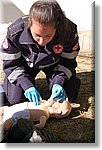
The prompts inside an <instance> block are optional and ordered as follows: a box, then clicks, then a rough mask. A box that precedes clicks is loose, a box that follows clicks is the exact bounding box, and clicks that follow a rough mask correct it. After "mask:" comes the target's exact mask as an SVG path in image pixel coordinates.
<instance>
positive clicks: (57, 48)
mask: <svg viewBox="0 0 102 150" xmlns="http://www.w3.org/2000/svg"><path fill="white" fill-rule="evenodd" d="M53 51H54V53H56V54H60V53H62V51H63V46H62V45H61V44H58V45H55V46H53Z"/></svg>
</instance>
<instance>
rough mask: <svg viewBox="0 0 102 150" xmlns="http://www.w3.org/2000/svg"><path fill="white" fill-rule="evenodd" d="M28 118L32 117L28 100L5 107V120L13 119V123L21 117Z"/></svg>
mask: <svg viewBox="0 0 102 150" xmlns="http://www.w3.org/2000/svg"><path fill="white" fill-rule="evenodd" d="M21 118H22V119H28V120H29V118H30V113H29V109H28V102H24V103H20V104H15V105H13V106H10V107H8V106H6V107H4V116H3V122H5V121H6V120H8V119H11V120H12V123H13V125H14V124H16V123H17V121H18V120H19V119H21Z"/></svg>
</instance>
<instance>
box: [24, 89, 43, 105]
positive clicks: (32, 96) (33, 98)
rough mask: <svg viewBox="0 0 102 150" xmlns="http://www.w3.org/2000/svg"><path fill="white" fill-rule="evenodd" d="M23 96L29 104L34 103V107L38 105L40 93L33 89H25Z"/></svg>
mask: <svg viewBox="0 0 102 150" xmlns="http://www.w3.org/2000/svg"><path fill="white" fill-rule="evenodd" d="M24 95H25V97H26V98H28V99H29V101H30V102H34V104H35V105H38V104H39V101H41V100H42V98H41V96H40V93H39V92H38V91H37V90H36V89H35V88H34V87H31V88H29V89H27V90H26V91H25V93H24Z"/></svg>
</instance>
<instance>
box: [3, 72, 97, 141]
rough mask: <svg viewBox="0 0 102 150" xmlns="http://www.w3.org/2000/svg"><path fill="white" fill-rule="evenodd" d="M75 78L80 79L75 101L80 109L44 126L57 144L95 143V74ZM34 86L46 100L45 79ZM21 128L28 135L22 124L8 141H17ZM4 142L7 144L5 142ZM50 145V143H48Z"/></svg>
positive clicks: (47, 92) (47, 95) (26, 127)
mask: <svg viewBox="0 0 102 150" xmlns="http://www.w3.org/2000/svg"><path fill="white" fill-rule="evenodd" d="M77 76H78V77H79V78H80V79H81V87H80V91H79V94H78V97H77V101H76V102H78V103H80V105H81V106H80V108H78V109H73V110H72V112H71V114H70V115H69V116H68V117H66V118H63V119H55V118H49V119H48V121H47V123H46V126H45V129H47V131H50V132H51V133H53V134H54V135H55V136H56V137H57V138H58V140H57V142H58V143H94V142H95V118H94V113H95V112H94V110H95V105H94V95H95V72H94V71H92V72H82V73H78V74H77ZM36 86H37V88H38V89H39V91H40V93H42V97H44V98H45V99H48V98H49V95H50V93H49V91H48V86H47V82H46V79H38V80H36ZM18 124H19V121H18ZM22 126H23V130H24V128H25V131H26V133H28V132H27V130H28V126H27V125H26V123H24V124H23V122H22V123H20V127H18V128H17V129H16V128H15V127H14V129H15V130H14V129H13V134H12V138H11V137H10V136H9V139H10V138H11V139H15V137H16V139H18V135H17V133H19V129H21V127H22ZM16 130H18V132H16V134H15V133H14V131H16ZM20 133H21V132H20ZM21 135H22V134H21ZM13 136H14V137H13ZM21 138H22V137H21ZM52 138H53V137H52ZM21 141H22V140H21ZM4 142H6V143H7V140H6V141H4ZM11 142H13V141H11ZM14 142H15V141H14ZM18 142H19V141H18ZM53 142H54V141H53ZM50 143H52V142H51V141H50ZM55 143H56V141H55Z"/></svg>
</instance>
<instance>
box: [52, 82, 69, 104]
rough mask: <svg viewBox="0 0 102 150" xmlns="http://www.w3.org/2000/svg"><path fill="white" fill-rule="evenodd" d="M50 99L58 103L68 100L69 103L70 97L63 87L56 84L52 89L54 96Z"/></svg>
mask: <svg viewBox="0 0 102 150" xmlns="http://www.w3.org/2000/svg"><path fill="white" fill-rule="evenodd" d="M50 99H56V100H57V101H61V100H63V99H64V100H66V101H68V96H67V94H66V92H65V90H64V89H63V87H62V86H61V85H59V84H54V85H53V88H52V94H51V97H50Z"/></svg>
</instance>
